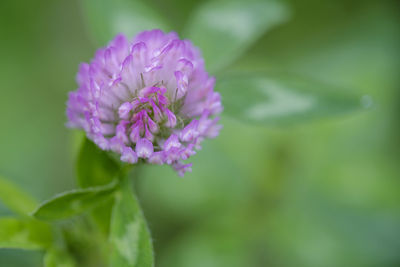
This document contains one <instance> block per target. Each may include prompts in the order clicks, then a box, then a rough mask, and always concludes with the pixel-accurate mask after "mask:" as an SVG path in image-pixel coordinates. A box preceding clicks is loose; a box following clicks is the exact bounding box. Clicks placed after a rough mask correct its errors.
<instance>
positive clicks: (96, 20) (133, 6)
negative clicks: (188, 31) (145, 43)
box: [82, 0, 170, 45]
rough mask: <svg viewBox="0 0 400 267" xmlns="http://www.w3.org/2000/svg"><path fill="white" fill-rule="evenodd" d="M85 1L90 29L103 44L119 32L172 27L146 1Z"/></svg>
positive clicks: (84, 8)
mask: <svg viewBox="0 0 400 267" xmlns="http://www.w3.org/2000/svg"><path fill="white" fill-rule="evenodd" d="M82 4H83V12H84V15H85V16H84V17H85V18H86V22H87V24H88V28H89V30H90V32H91V33H92V35H93V37H94V38H95V40H96V41H97V42H98V43H100V44H101V45H104V44H106V43H107V42H108V41H110V40H111V38H113V37H114V36H115V35H116V34H117V33H124V34H126V35H127V36H128V37H133V36H134V35H136V34H137V33H138V32H140V31H143V30H149V29H155V28H158V29H162V30H169V29H170V27H169V26H168V25H167V23H166V21H165V20H164V19H163V18H162V17H161V15H160V14H158V12H157V11H156V10H154V9H153V8H151V7H150V6H149V5H148V1H146V0H143V1H141V0H83V1H82Z"/></svg>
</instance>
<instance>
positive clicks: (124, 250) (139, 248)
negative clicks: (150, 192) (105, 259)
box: [110, 179, 154, 267]
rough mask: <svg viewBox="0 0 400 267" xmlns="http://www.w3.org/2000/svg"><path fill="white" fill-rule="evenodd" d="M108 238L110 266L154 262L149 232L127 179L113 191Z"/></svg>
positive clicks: (128, 266)
mask: <svg viewBox="0 0 400 267" xmlns="http://www.w3.org/2000/svg"><path fill="white" fill-rule="evenodd" d="M110 240H111V243H112V247H113V248H114V250H113V252H112V255H111V262H110V266H113V267H138V266H140V267H148V266H154V260H153V246H152V242H151V237H150V233H149V230H148V229H147V226H146V222H145V219H144V217H143V214H142V212H141V210H140V207H139V205H138V201H137V199H136V198H135V196H134V195H133V191H132V189H131V184H130V180H129V179H125V183H124V184H123V185H122V186H121V189H120V190H119V191H118V192H117V194H116V201H115V206H114V209H113V213H112V221H111V235H110Z"/></svg>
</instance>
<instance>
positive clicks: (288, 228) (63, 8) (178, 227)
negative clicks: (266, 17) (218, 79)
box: [0, 0, 400, 267]
mask: <svg viewBox="0 0 400 267" xmlns="http://www.w3.org/2000/svg"><path fill="white" fill-rule="evenodd" d="M150 2H151V3H150V4H151V5H152V6H153V7H154V8H156V9H158V10H160V11H161V12H162V13H163V14H164V15H165V17H166V18H168V19H169V20H170V21H172V23H173V27H174V29H176V30H178V31H179V30H181V29H182V28H183V25H184V23H185V21H186V19H187V18H189V16H190V14H191V12H192V11H193V10H194V9H196V7H197V6H198V5H200V4H201V2H202V1H188V0H168V1H166V0H152V1H150ZM287 2H288V5H289V7H290V8H291V10H292V18H291V20H289V21H288V22H287V23H284V24H282V25H280V26H277V27H275V28H274V29H272V30H271V31H269V32H267V33H266V34H265V35H263V36H262V37H261V38H260V39H259V40H258V41H257V42H256V43H255V44H254V45H253V46H252V47H251V49H250V50H249V52H247V53H246V54H245V55H244V56H242V57H240V58H239V59H238V60H237V61H235V62H234V64H232V65H231V67H230V70H236V71H268V70H281V71H287V72H293V73H297V74H302V75H305V76H307V77H312V78H315V79H316V80H320V81H323V82H326V83H330V84H333V85H337V86H341V87H344V88H349V90H351V93H354V94H357V95H360V96H364V98H363V99H364V100H365V99H366V100H367V101H369V102H370V101H371V99H372V101H373V105H372V108H370V109H369V110H367V111H361V112H358V113H353V114H351V115H348V116H342V117H337V118H335V119H329V120H323V121H317V122H312V123H307V124H302V125H296V126H291V127H290V126H286V127H270V128H267V127H266V128H263V127H256V126H249V125H246V124H242V123H240V122H237V121H235V120H233V119H230V118H227V117H223V119H222V123H223V125H224V129H223V130H222V132H221V134H220V136H219V137H218V138H217V139H214V140H208V141H206V142H205V144H204V147H203V150H202V151H201V152H199V153H198V154H197V155H196V156H194V157H193V160H192V161H193V166H194V167H193V173H190V174H188V175H186V176H185V178H183V179H182V178H179V177H177V176H176V175H175V174H174V172H173V171H172V170H171V169H170V168H169V167H160V166H146V167H145V168H143V176H142V177H140V179H139V180H138V181H137V187H136V190H137V191H138V194H139V198H140V200H141V203H142V206H143V208H144V213H145V215H146V217H147V219H148V222H149V226H150V229H152V235H153V239H154V245H155V253H156V266H160V267H161V266H162V267H169V266H171V267H186V266H190V267H203V266H204V267H214V266H215V267H224V266H229V267H236V266H237V267H239V266H240V267H242V266H255V267H258V266H285V267H286V266H288V267H291V266H305V267H314V266H315V267H325V266H326V267H329V266H371V267H372V266H380V267H383V266H385V267H386V266H387V267H391V266H393V267H394V266H400V180H399V179H400V154H399V149H400V121H399V117H398V116H399V114H400V104H399V99H400V90H399V89H400V88H399V86H400V74H399V69H400V50H399V48H400V35H399V30H400V3H399V2H398V1H375V0H371V1H367V0H353V1H349V0H331V1H327V0H325V1H321V0H304V1H295V0H292V1H287ZM243 3H244V4H245V1H244V2H243ZM85 22H86V20H85V18H84V17H83V12H82V8H81V6H80V2H79V1H78V0H75V1H53V0H42V1H29V0H24V1H7V0H6V1H1V2H0V38H1V39H0V81H1V83H0V88H1V97H0V121H1V126H0V127H1V128H0V129H1V131H0V173H1V174H2V175H4V176H6V177H9V178H10V179H11V180H13V181H14V182H15V183H17V184H19V185H20V186H21V187H23V188H24V189H25V190H27V191H28V192H30V193H32V194H33V195H34V196H35V197H37V198H38V199H39V200H45V199H47V198H49V197H50V196H52V195H53V194H54V193H57V192H61V191H63V190H65V189H70V188H73V187H74V186H75V172H74V161H75V156H76V150H77V147H78V145H79V144H78V143H77V141H76V140H77V139H78V137H79V136H80V134H79V133H78V132H77V131H73V130H69V129H66V128H65V126H64V124H65V122H66V117H65V102H66V100H67V92H68V91H71V90H75V88H76V84H75V80H74V78H75V74H76V72H77V67H78V64H79V63H80V62H82V61H88V60H90V58H91V57H92V55H93V53H94V51H95V50H96V48H97V46H98V44H96V43H95V42H94V41H93V40H92V37H91V35H90V34H89V33H88V27H87V26H86V25H85ZM216 90H218V86H217V88H216ZM244 104H245V103H244ZM7 214H10V212H9V211H8V210H7V209H6V208H5V207H3V206H1V204H0V215H1V216H4V215H7ZM41 257H42V255H41V253H39V252H28V251H18V250H0V266H5V267H14V266H42V263H41V262H42V259H41Z"/></svg>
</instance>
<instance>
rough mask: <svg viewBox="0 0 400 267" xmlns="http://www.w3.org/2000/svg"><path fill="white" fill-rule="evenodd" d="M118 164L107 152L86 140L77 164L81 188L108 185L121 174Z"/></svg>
mask: <svg viewBox="0 0 400 267" xmlns="http://www.w3.org/2000/svg"><path fill="white" fill-rule="evenodd" d="M119 169H120V168H119V165H118V163H116V162H115V160H113V159H112V158H111V157H110V156H109V154H108V153H107V152H106V151H103V150H101V149H100V148H99V147H97V146H96V144H94V143H93V142H92V141H90V140H89V139H87V138H86V139H85V140H84V142H83V144H82V148H81V151H80V153H79V156H78V162H77V177H78V184H79V186H80V187H83V188H87V187H91V186H98V185H106V184H108V183H110V182H111V181H112V180H113V179H114V178H115V176H116V175H117V174H118V172H119Z"/></svg>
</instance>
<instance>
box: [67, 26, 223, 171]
mask: <svg viewBox="0 0 400 267" xmlns="http://www.w3.org/2000/svg"><path fill="white" fill-rule="evenodd" d="M77 82H78V89H77V90H76V91H74V92H71V93H70V94H69V100H68V104H67V105H68V107H67V115H68V119H69V122H68V125H69V126H70V127H75V128H81V129H83V130H85V131H86V133H87V136H88V138H90V139H91V140H93V141H94V142H95V143H96V144H97V145H98V146H99V147H100V148H102V149H104V150H112V151H113V152H116V153H118V154H120V155H121V160H122V161H124V162H128V163H132V164H134V163H136V162H137V161H138V158H142V159H144V160H145V161H146V162H148V163H152V164H170V165H171V166H172V167H173V168H174V169H175V170H176V171H177V172H178V174H179V175H183V174H184V173H185V172H186V171H190V170H191V164H185V163H183V160H186V159H187V158H189V157H190V156H191V155H193V154H195V151H194V149H195V148H200V143H201V142H202V140H204V139H205V138H212V137H215V136H217V135H218V132H219V130H220V128H221V126H220V125H218V124H217V122H218V117H215V115H217V114H219V113H220V112H221V111H222V109H223V108H222V104H221V98H220V95H219V94H218V93H216V92H214V84H215V79H214V78H212V77H210V76H209V75H208V73H207V72H206V71H205V68H204V62H203V59H202V57H201V55H200V52H199V50H198V49H197V48H196V47H194V46H193V45H192V43H191V42H190V41H188V40H180V39H179V38H178V36H177V34H176V33H174V32H171V33H163V32H162V31H160V30H152V31H144V32H142V33H140V34H138V35H137V36H136V37H135V38H134V39H133V41H132V42H130V41H128V40H127V39H126V37H125V36H124V35H118V36H116V37H115V38H114V40H112V41H111V42H110V44H109V45H108V46H107V47H105V48H101V49H99V50H98V51H97V52H96V54H95V57H94V59H93V60H92V61H91V62H90V64H87V63H82V64H81V66H80V68H79V72H78V75H77Z"/></svg>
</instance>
